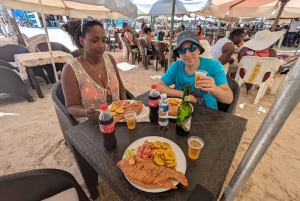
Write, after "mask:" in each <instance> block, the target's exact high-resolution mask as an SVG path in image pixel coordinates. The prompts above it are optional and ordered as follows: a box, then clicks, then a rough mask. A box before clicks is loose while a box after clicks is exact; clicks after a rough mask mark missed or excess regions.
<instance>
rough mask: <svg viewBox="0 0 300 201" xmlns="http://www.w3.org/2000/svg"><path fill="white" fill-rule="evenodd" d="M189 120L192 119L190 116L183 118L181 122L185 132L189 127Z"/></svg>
mask: <svg viewBox="0 0 300 201" xmlns="http://www.w3.org/2000/svg"><path fill="white" fill-rule="evenodd" d="M191 121H192V116H190V117H189V118H187V119H186V120H184V122H183V124H182V128H183V130H185V131H186V132H189V131H190V129H191Z"/></svg>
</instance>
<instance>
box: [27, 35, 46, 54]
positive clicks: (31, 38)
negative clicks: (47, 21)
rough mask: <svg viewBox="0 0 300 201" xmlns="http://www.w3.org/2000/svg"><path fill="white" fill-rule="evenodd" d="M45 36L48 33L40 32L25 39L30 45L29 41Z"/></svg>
mask: <svg viewBox="0 0 300 201" xmlns="http://www.w3.org/2000/svg"><path fill="white" fill-rule="evenodd" d="M43 36H46V34H38V35H35V36H32V37H30V38H27V39H26V40H25V44H26V46H27V47H28V45H29V43H31V42H32V41H34V40H36V39H39V38H42V37H43ZM34 52H35V50H34Z"/></svg>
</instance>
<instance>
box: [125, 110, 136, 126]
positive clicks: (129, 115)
mask: <svg viewBox="0 0 300 201" xmlns="http://www.w3.org/2000/svg"><path fill="white" fill-rule="evenodd" d="M136 115H137V114H136V112H133V111H129V112H126V113H125V115H124V116H125V119H126V122H127V127H128V129H135V125H136Z"/></svg>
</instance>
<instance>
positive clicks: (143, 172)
mask: <svg viewBox="0 0 300 201" xmlns="http://www.w3.org/2000/svg"><path fill="white" fill-rule="evenodd" d="M117 166H118V167H119V168H120V169H121V171H122V172H123V173H124V174H125V175H126V177H127V178H128V179H129V180H130V181H133V182H135V183H137V184H140V185H142V186H144V187H146V188H159V187H165V188H174V189H176V188H177V187H176V186H174V185H173V183H172V182H171V181H170V179H176V180H177V181H179V182H180V183H181V184H182V185H184V186H187V185H188V181H187V178H186V177H185V176H184V174H182V173H181V172H179V171H177V170H175V169H174V168H168V167H166V166H159V165H156V164H155V163H154V162H153V160H152V159H150V158H139V157H136V156H135V157H131V158H124V159H122V160H121V161H119V162H118V164H117Z"/></svg>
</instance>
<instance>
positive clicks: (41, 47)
mask: <svg viewBox="0 0 300 201" xmlns="http://www.w3.org/2000/svg"><path fill="white" fill-rule="evenodd" d="M50 44H51V48H52V50H53V51H57V50H60V51H63V52H66V53H70V52H71V50H70V49H69V48H67V47H66V46H64V45H63V44H61V43H56V42H50ZM35 49H36V51H37V52H47V51H49V48H48V44H47V42H44V43H40V44H37V45H36V46H35Z"/></svg>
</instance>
